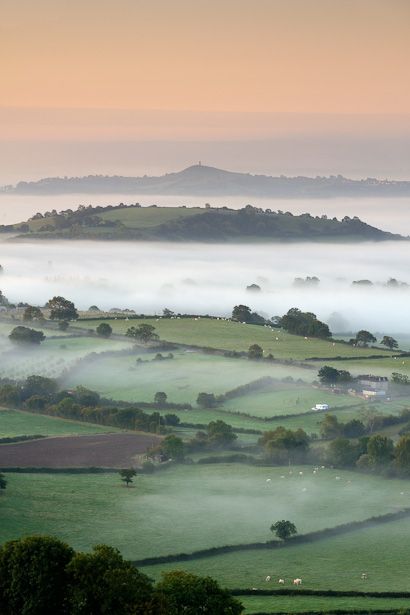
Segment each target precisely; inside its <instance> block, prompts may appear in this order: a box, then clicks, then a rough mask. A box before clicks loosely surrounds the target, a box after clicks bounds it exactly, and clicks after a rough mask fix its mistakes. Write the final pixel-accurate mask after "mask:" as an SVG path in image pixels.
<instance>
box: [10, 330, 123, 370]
mask: <svg viewBox="0 0 410 615" xmlns="http://www.w3.org/2000/svg"><path fill="white" fill-rule="evenodd" d="M129 346H130V343H129V342H128V341H126V340H124V341H119V340H104V339H101V338H97V337H96V338H91V337H85V336H84V337H76V338H62V339H46V340H45V341H44V342H43V343H42V344H41V345H40V346H35V347H29V348H22V347H18V348H17V347H15V346H12V345H11V344H10V343H9V342H8V341H7V342H6V341H4V344H3V345H2V350H3V352H2V353H1V354H0V377H3V378H4V377H9V378H26V377H27V376H30V375H32V374H38V375H42V376H50V377H53V378H55V377H57V376H59V375H60V374H61V372H62V371H63V370H64V369H65V368H67V367H69V366H71V365H73V364H74V363H75V361H76V360H77V359H80V358H82V357H84V356H86V355H87V354H89V353H91V352H104V351H106V350H121V349H123V348H128V347H129Z"/></svg>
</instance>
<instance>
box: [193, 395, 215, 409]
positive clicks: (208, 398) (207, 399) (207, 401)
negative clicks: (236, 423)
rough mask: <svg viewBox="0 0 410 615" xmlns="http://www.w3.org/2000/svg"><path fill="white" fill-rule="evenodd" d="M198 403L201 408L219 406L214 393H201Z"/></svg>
mask: <svg viewBox="0 0 410 615" xmlns="http://www.w3.org/2000/svg"><path fill="white" fill-rule="evenodd" d="M196 403H197V404H198V406H200V407H201V408H214V407H215V406H216V405H217V401H216V397H215V395H214V393H199V394H198V397H197V399H196Z"/></svg>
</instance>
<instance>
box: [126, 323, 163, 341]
mask: <svg viewBox="0 0 410 615" xmlns="http://www.w3.org/2000/svg"><path fill="white" fill-rule="evenodd" d="M125 335H127V336H128V337H133V338H134V339H136V340H138V341H140V342H143V343H144V344H145V343H146V342H152V341H154V340H157V339H159V336H158V334H157V333H155V327H154V326H153V325H147V324H141V325H138V327H130V328H129V329H128V330H127V333H126V334H125Z"/></svg>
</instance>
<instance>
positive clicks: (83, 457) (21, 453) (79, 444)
mask: <svg viewBox="0 0 410 615" xmlns="http://www.w3.org/2000/svg"><path fill="white" fill-rule="evenodd" d="M159 442H160V438H159V437H157V436H151V435H150V436H148V435H143V434H133V433H115V434H99V435H90V436H58V437H56V438H44V439H41V440H31V441H29V442H19V443H16V444H2V445H0V467H2V468H6V467H39V468H84V467H86V468H87V467H103V468H127V467H128V468H129V467H131V466H136V465H138V460H137V459H136V456H137V455H141V454H142V453H145V452H146V451H147V450H148V449H149V448H150V447H152V446H156V445H158V444H159Z"/></svg>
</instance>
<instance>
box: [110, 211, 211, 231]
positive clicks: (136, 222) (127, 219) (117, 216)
mask: <svg viewBox="0 0 410 615" xmlns="http://www.w3.org/2000/svg"><path fill="white" fill-rule="evenodd" d="M201 211H202V212H203V211H204V210H203V209H200V208H199V207H187V208H182V207H161V208H160V207H144V208H142V207H141V208H127V209H115V210H113V211H107V212H104V213H102V214H99V216H98V217H99V218H102V220H112V221H117V220H118V221H119V222H121V223H122V224H124V226H127V227H128V228H150V227H154V226H157V225H158V224H164V223H165V222H171V221H173V220H177V219H179V218H185V217H187V216H192V215H196V214H198V213H201Z"/></svg>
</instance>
